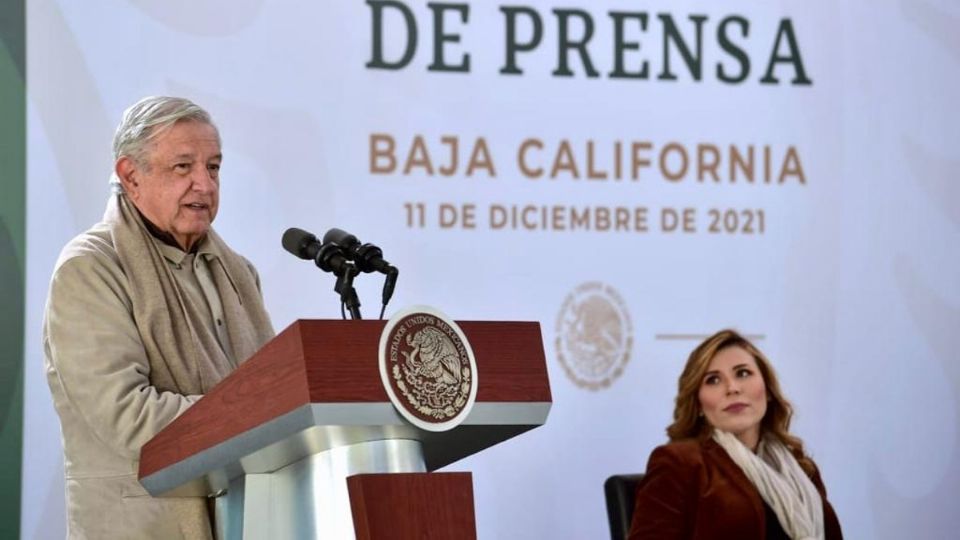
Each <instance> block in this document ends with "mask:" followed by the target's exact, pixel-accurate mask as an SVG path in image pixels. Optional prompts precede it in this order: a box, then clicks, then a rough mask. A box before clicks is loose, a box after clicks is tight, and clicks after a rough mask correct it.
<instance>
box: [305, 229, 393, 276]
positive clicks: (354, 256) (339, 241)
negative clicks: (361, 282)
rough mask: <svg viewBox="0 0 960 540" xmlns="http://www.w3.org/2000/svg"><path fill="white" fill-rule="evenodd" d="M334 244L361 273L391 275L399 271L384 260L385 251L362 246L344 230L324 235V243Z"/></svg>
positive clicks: (332, 230)
mask: <svg viewBox="0 0 960 540" xmlns="http://www.w3.org/2000/svg"><path fill="white" fill-rule="evenodd" d="M331 242H332V243H334V244H336V245H338V246H340V248H341V249H342V250H343V256H344V257H346V258H348V259H350V260H352V261H353V262H354V264H356V265H357V268H359V269H360V271H361V272H366V273H370V272H380V273H382V274H387V275H390V274H392V273H395V272H397V269H396V268H394V267H393V266H390V263H388V262H387V261H385V260H383V250H381V249H380V248H378V247H377V246H375V245H373V244H360V240H357V237H356V236H354V235H352V234H350V233H348V232H347V231H344V230H343V229H330V230H329V231H327V234H325V235H323V243H324V244H327V243H331Z"/></svg>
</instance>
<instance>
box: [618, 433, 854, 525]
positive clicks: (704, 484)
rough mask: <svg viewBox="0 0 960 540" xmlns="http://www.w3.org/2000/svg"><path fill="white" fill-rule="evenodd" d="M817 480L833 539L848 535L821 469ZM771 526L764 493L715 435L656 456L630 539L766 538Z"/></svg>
mask: <svg viewBox="0 0 960 540" xmlns="http://www.w3.org/2000/svg"><path fill="white" fill-rule="evenodd" d="M811 480H812V481H813V483H814V485H815V486H816V487H817V490H819V491H820V496H821V497H822V498H823V522H824V532H825V534H826V538H827V540H837V539H841V538H843V535H842V533H841V531H840V522H839V521H838V520H837V515H836V514H835V513H834V511H833V507H831V506H830V503H829V502H827V493H826V489H825V488H824V486H823V481H822V480H821V479H820V474H819V472H816V473H814V475H813V476H812V477H811ZM766 527H767V523H766V511H765V509H764V504H763V499H762V498H761V497H760V493H759V492H758V491H757V489H756V488H755V487H754V486H753V484H752V483H751V482H750V480H749V479H748V478H747V477H746V475H745V474H744V473H743V471H742V470H740V467H739V466H738V465H737V464H736V463H735V462H734V461H733V460H732V459H730V456H729V455H727V452H726V450H724V449H723V447H721V446H720V445H719V444H717V443H716V441H714V440H713V439H705V440H695V439H690V440H686V441H679V442H675V443H670V444H667V445H664V446H660V447H657V448H656V449H654V451H653V453H652V454H650V460H649V462H648V463H647V472H646V474H645V476H644V478H643V480H642V481H641V482H640V485H639V487H638V488H637V504H636V508H635V510H634V513H633V525H632V527H631V528H630V536H629V538H630V540H640V539H650V538H664V539H666V538H684V539H687V538H689V539H701V538H704V539H705V538H724V539H725V538H731V539H732V538H736V539H741V540H763V539H764V538H765V537H766V534H767V532H766V531H767V528H766Z"/></svg>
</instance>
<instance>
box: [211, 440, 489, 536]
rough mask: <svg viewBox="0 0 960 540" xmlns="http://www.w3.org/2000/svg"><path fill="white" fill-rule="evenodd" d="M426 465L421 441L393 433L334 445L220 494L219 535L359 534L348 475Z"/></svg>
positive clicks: (242, 480) (240, 480) (237, 483)
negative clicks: (391, 436)
mask: <svg viewBox="0 0 960 540" xmlns="http://www.w3.org/2000/svg"><path fill="white" fill-rule="evenodd" d="M426 470H427V469H426V465H425V464H424V460H423V448H422V445H421V443H420V442H419V441H415V440H408V439H393V440H380V441H371V442H364V443H359V444H353V445H349V446H341V447H337V448H333V449H331V450H326V451H324V452H319V453H317V454H313V455H310V456H308V457H306V458H304V459H302V460H300V461H297V462H295V463H291V464H290V465H287V466H286V467H284V468H282V469H279V470H277V471H275V472H272V473H269V474H247V475H242V476H239V477H237V478H236V479H234V480H232V481H230V487H229V488H228V490H227V493H226V495H224V496H221V497H219V498H218V499H217V502H216V527H217V533H218V538H224V539H227V540H251V539H264V540H266V539H269V540H284V539H288V538H289V539H298V540H299V539H311V538H317V539H319V538H323V539H327V538H331V539H345V540H347V539H349V540H353V539H354V538H355V537H356V536H355V533H354V528H353V517H352V514H351V511H350V497H349V494H348V490H347V477H349V476H353V475H357V474H369V473H400V472H425V471H426ZM471 508H472V506H471Z"/></svg>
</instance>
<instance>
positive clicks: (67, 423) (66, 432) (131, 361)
mask: <svg viewBox="0 0 960 540" xmlns="http://www.w3.org/2000/svg"><path fill="white" fill-rule="evenodd" d="M113 151H114V159H115V165H114V174H113V175H112V177H111V183H112V184H113V186H114V190H113V191H114V193H113V194H112V195H111V196H110V199H109V201H108V203H107V209H106V212H105V214H104V217H103V220H102V221H101V222H100V223H98V224H96V225H95V226H94V227H93V228H91V229H90V230H88V231H87V232H85V233H83V234H81V235H80V236H78V237H76V238H74V239H73V240H71V241H70V242H69V243H68V244H67V246H66V247H65V248H64V249H63V252H62V253H61V255H60V258H59V260H58V261H57V264H56V268H55V269H54V273H53V278H52V280H51V284H50V293H49V296H48V299H47V307H46V312H45V316H44V325H43V346H44V353H45V368H46V373H47V382H48V383H49V385H50V392H51V394H52V395H53V401H54V405H55V407H56V409H57V413H58V414H59V415H60V425H61V433H62V435H63V449H64V469H65V473H66V499H67V535H68V536H69V537H71V538H74V537H76V538H210V537H211V536H212V526H211V521H210V517H209V515H208V512H207V505H206V502H205V500H204V499H202V498H169V499H166V498H163V499H161V498H153V497H150V496H149V495H148V494H147V493H146V491H144V489H143V488H142V487H141V486H140V484H139V483H138V482H137V466H138V460H139V455H140V448H141V446H143V444H144V443H145V442H147V441H148V440H149V439H150V438H151V437H153V436H154V435H155V434H156V433H157V432H158V431H160V430H161V429H162V428H163V427H164V426H166V425H167V424H169V423H170V421H172V420H173V419H174V418H176V417H177V416H178V415H180V414H181V413H182V412H183V411H184V410H186V409H187V407H189V406H190V405H191V404H192V403H194V402H195V401H196V400H197V399H199V398H200V396H201V395H202V394H204V393H206V392H207V391H208V390H209V389H210V388H212V387H213V386H214V385H215V384H217V383H218V382H219V381H220V380H222V379H223V378H224V377H226V376H227V374H229V373H230V372H231V371H232V370H233V369H234V368H235V367H236V366H237V364H238V363H239V362H242V361H244V360H246V359H247V358H248V357H250V355H252V354H253V353H254V352H255V351H256V350H257V349H259V348H260V346H262V345H263V344H264V343H265V342H266V341H268V340H269V339H270V338H271V337H272V336H273V328H272V326H271V324H270V319H269V316H268V315H267V312H266V310H265V309H264V306H263V299H262V297H261V293H260V284H259V280H258V277H257V273H256V270H255V269H254V268H253V266H252V265H251V264H250V263H249V262H248V261H247V260H246V259H244V258H243V257H241V256H240V255H238V254H236V253H235V252H234V251H232V250H231V249H230V248H229V247H227V246H226V244H224V242H223V240H222V239H221V238H220V237H219V236H218V235H217V234H216V233H215V232H214V231H213V229H212V228H211V223H212V222H213V220H214V218H215V217H216V215H217V208H218V204H219V182H220V178H219V173H220V162H221V160H222V155H221V152H220V135H219V132H218V131H217V128H216V126H215V125H214V124H213V121H212V120H211V118H210V115H209V114H208V113H207V112H206V111H204V110H203V109H201V108H200V107H198V106H197V105H195V104H194V103H192V102H190V101H188V100H186V99H182V98H170V97H149V98H145V99H143V100H140V101H139V102H137V103H136V104H134V105H133V106H132V107H130V108H129V109H127V111H126V112H125V113H124V115H123V119H122V121H121V122H120V125H119V127H118V128H117V133H116V135H115V137H114V145H113Z"/></svg>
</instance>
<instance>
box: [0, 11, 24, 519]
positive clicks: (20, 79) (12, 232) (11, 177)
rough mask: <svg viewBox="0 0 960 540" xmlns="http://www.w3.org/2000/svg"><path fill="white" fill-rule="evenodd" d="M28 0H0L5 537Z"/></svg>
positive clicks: (19, 432) (0, 508) (17, 453)
mask: <svg viewBox="0 0 960 540" xmlns="http://www.w3.org/2000/svg"><path fill="white" fill-rule="evenodd" d="M24 3H25V0H2V1H0V538H18V537H19V536H20V476H21V472H20V470H21V466H22V461H21V459H22V458H21V455H22V451H23V318H24V313H25V311H24V279H23V278H24V268H25V266H26V205H27V200H26V155H27V154H26V55H25V54H24V52H25V49H26V40H25V37H26V29H25V26H26V18H25V15H24Z"/></svg>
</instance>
